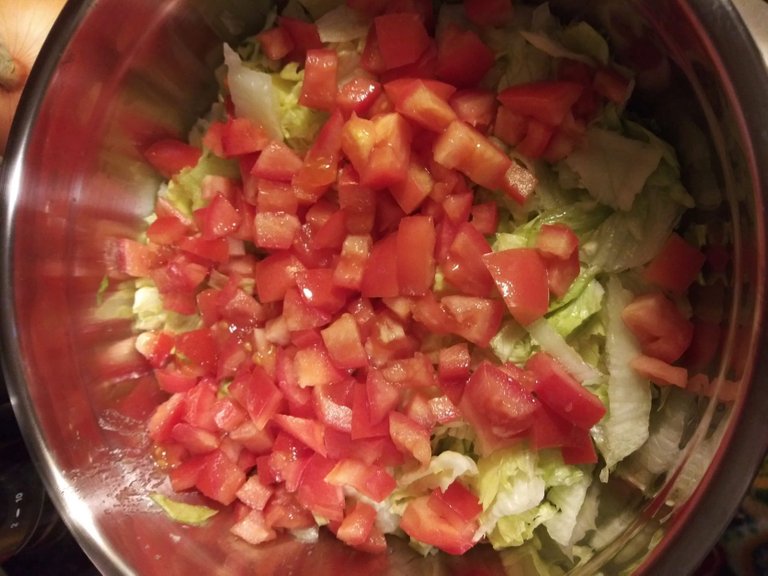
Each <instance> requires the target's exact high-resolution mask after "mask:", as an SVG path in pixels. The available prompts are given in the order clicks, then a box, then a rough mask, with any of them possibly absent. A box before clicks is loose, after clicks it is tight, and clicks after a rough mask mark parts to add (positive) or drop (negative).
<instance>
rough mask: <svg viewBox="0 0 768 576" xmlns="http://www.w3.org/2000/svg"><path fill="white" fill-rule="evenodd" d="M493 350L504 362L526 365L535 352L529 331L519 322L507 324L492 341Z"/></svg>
mask: <svg viewBox="0 0 768 576" xmlns="http://www.w3.org/2000/svg"><path fill="white" fill-rule="evenodd" d="M491 350H492V351H493V353H494V354H495V355H496V357H497V358H498V359H499V360H501V361H502V362H514V363H516V364H522V363H524V362H525V361H526V360H527V359H528V358H530V356H531V354H532V352H533V344H532V342H531V338H530V335H529V334H528V331H527V330H526V329H525V328H523V327H522V326H520V324H518V323H517V322H514V321H508V322H505V323H504V324H503V325H502V327H501V330H499V331H498V332H497V333H496V336H494V337H493V338H492V339H491Z"/></svg>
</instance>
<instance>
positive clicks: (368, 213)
mask: <svg viewBox="0 0 768 576" xmlns="http://www.w3.org/2000/svg"><path fill="white" fill-rule="evenodd" d="M336 188H337V192H338V195H339V208H341V210H342V211H343V212H344V214H345V215H346V218H345V223H346V226H347V232H349V233H350V234H370V232H371V231H372V230H373V226H374V223H375V221H376V193H375V192H374V191H373V190H372V189H371V188H368V187H367V186H363V185H361V184H360V177H359V175H358V174H357V172H356V171H355V169H354V168H353V167H352V166H350V165H349V164H347V165H346V166H344V167H342V169H341V170H340V171H339V181H338V182H337V183H336Z"/></svg>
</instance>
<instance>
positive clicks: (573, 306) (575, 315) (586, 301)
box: [547, 275, 605, 338]
mask: <svg viewBox="0 0 768 576" xmlns="http://www.w3.org/2000/svg"><path fill="white" fill-rule="evenodd" d="M585 277H586V278H589V276H588V275H587V276H585ZM574 287H578V286H574ZM581 288H582V289H581V290H580V291H579V292H577V293H575V294H573V295H572V297H571V299H570V300H567V301H566V303H565V304H564V305H562V306H561V307H560V308H557V309H555V310H554V311H553V312H551V313H550V314H548V315H547V322H549V325H550V326H552V328H554V329H555V330H556V331H557V333H558V334H560V335H561V336H562V337H563V338H567V337H568V336H569V335H570V334H571V333H572V332H573V331H574V330H576V329H577V328H578V327H579V326H581V325H582V324H583V323H584V322H586V321H587V320H588V319H589V318H590V317H591V316H593V315H594V314H597V313H598V312H599V311H600V309H601V308H602V305H603V296H604V294H605V289H604V288H603V285H602V284H600V282H598V281H597V280H595V279H594V278H593V279H592V280H589V281H587V282H586V283H585V285H584V284H583V285H582V286H581ZM567 296H568V294H566V297H567Z"/></svg>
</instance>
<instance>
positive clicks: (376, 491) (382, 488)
mask: <svg viewBox="0 0 768 576" xmlns="http://www.w3.org/2000/svg"><path fill="white" fill-rule="evenodd" d="M325 481H326V482H328V483H329V484H333V485H334V486H350V487H352V488H354V489H355V490H357V491H358V492H360V494H363V495H365V496H367V497H368V498H370V499H371V500H373V501H375V502H381V501H382V500H384V499H385V498H386V497H387V496H389V495H390V494H391V493H392V491H393V490H394V489H395V488H396V486H397V485H396V483H395V479H394V478H393V477H392V475H391V474H390V473H389V472H387V470H386V469H385V468H383V467H382V466H378V465H375V464H366V463H364V462H361V461H360V460H355V459H350V458H347V459H344V460H341V461H339V462H338V463H337V464H336V465H335V466H334V468H333V470H331V471H330V472H329V473H328V475H327V476H326V477H325Z"/></svg>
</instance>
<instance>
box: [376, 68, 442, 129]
mask: <svg viewBox="0 0 768 576" xmlns="http://www.w3.org/2000/svg"><path fill="white" fill-rule="evenodd" d="M436 84H440V83H436V82H431V83H430V82H428V81H424V80H420V79H417V78H414V79H401V80H395V81H393V82H388V83H387V84H385V85H384V91H385V92H386V94H387V96H389V98H390V100H392V102H393V104H394V105H395V110H397V111H398V112H399V113H400V114H402V115H403V116H405V117H406V118H408V119H409V120H411V121H412V122H415V123H417V124H419V125H420V126H422V127H424V128H426V129H428V130H432V131H434V132H442V131H443V129H445V127H446V126H448V124H450V123H451V122H452V121H453V120H455V119H456V112H454V110H453V108H451V107H450V106H449V105H448V102H446V100H445V98H444V97H442V96H441V94H440V93H438V92H437V91H436V90H435V89H433V86H435V85H436ZM436 88H437V89H438V90H441V91H442V92H443V93H445V92H446V91H445V90H444V89H442V88H441V87H440V86H436ZM453 90H454V89H453V87H450V91H451V92H452V91H453Z"/></svg>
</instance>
